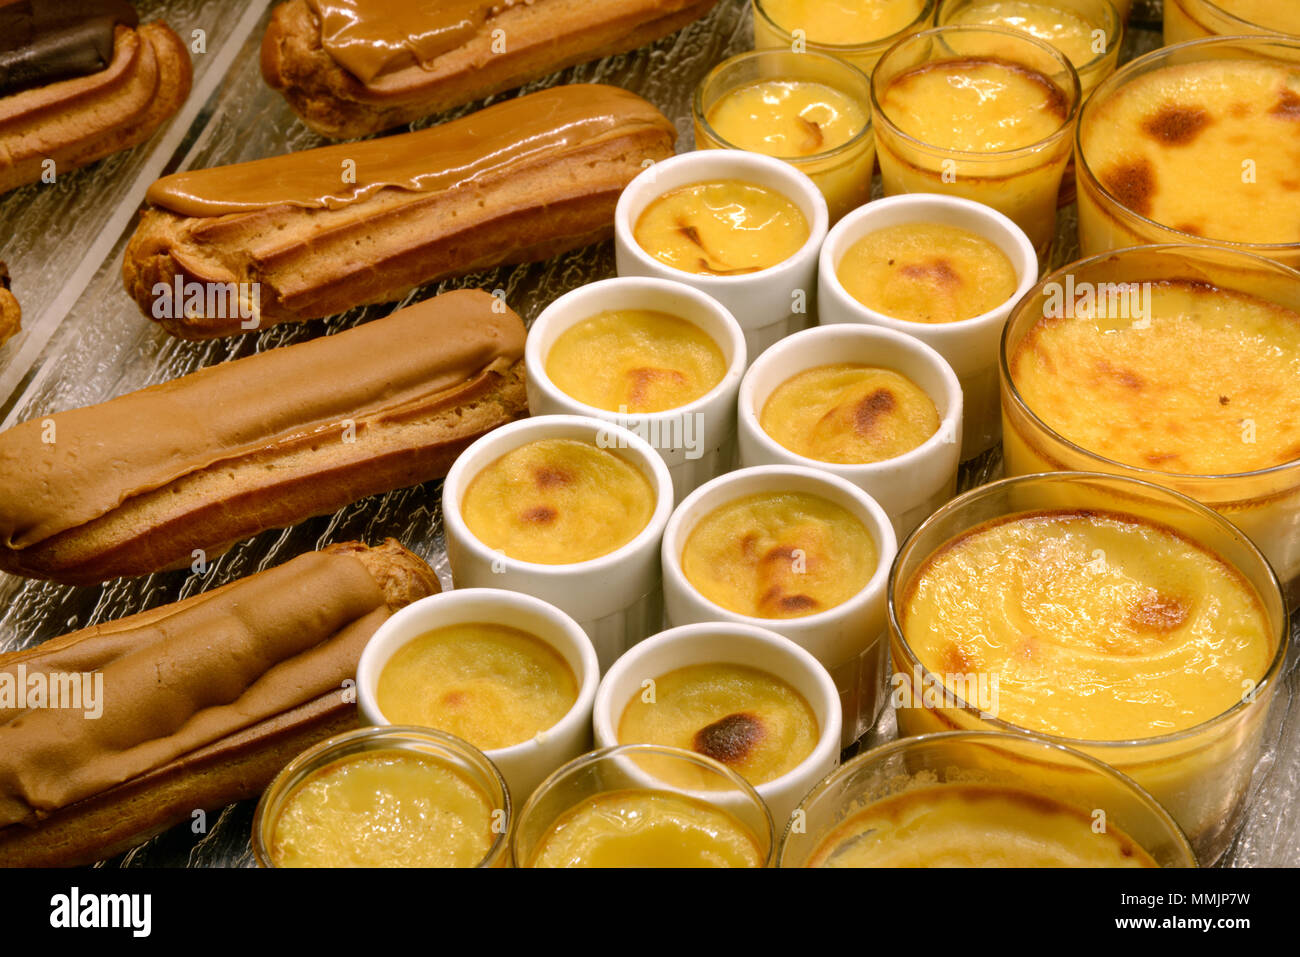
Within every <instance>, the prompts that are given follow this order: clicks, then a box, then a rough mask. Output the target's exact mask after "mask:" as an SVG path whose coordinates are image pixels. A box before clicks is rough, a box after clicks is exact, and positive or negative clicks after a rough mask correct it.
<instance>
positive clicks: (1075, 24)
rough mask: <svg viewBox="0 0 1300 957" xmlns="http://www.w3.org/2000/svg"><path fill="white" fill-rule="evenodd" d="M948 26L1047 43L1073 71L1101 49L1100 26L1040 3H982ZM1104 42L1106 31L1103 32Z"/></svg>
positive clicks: (991, 0) (961, 13)
mask: <svg viewBox="0 0 1300 957" xmlns="http://www.w3.org/2000/svg"><path fill="white" fill-rule="evenodd" d="M947 24H952V25H959V24H979V25H982V26H989V27H1003V28H1005V29H1008V30H1019V31H1020V32H1021V33H1027V34H1029V35H1030V36H1032V37H1037V38H1038V39H1040V40H1046V41H1047V42H1048V43H1050V44H1051V45H1052V46H1054V47H1056V49H1058V50H1060V51H1061V53H1063V54H1064V55H1065V58H1066V59H1067V60H1069V61H1070V62H1071V63H1072V64H1073V65H1074V66H1075V67H1076V68H1078V67H1082V66H1084V65H1085V64H1087V63H1090V62H1092V61H1093V60H1095V59H1096V58H1097V57H1098V56H1100V55H1101V54H1102V53H1104V52H1105V51H1104V50H1099V49H1097V37H1096V32H1097V31H1098V30H1099V29H1100V25H1099V24H1095V23H1092V22H1090V21H1089V20H1088V19H1087V18H1085V17H1083V16H1081V15H1080V14H1079V13H1078V12H1077V11H1075V10H1071V9H1070V8H1068V7H1063V6H1056V5H1055V4H1052V3H1048V2H1041V0H984V2H976V3H972V4H971V5H970V6H968V7H965V8H963V9H962V10H960V11H959V12H958V13H956V14H955V15H953V16H952V17H951V18H949V19H948V20H947ZM1101 39H1102V42H1103V43H1104V42H1105V32H1104V31H1103V32H1102V38H1101Z"/></svg>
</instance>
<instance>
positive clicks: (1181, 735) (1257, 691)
mask: <svg viewBox="0 0 1300 957" xmlns="http://www.w3.org/2000/svg"><path fill="white" fill-rule="evenodd" d="M1098 480H1102V481H1106V482H1118V483H1132V484H1133V485H1137V486H1140V487H1142V488H1143V489H1145V490H1146V491H1147V493H1148V496H1149V495H1150V493H1151V492H1156V493H1158V494H1164V495H1168V496H1170V497H1172V498H1173V499H1174V500H1176V501H1179V502H1180V504H1183V505H1186V506H1187V507H1189V508H1191V509H1192V510H1193V511H1196V512H1200V513H1201V514H1202V517H1205V518H1208V519H1210V520H1211V521H1212V522H1214V523H1215V524H1217V525H1218V526H1220V528H1221V529H1222V530H1223V531H1225V532H1227V533H1228V534H1229V535H1230V536H1231V537H1233V538H1235V539H1237V540H1238V541H1239V542H1240V543H1241V544H1243V545H1245V546H1246V547H1247V549H1248V550H1249V551H1250V552H1252V553H1253V554H1254V556H1255V558H1256V559H1258V561H1259V564H1260V566H1261V567H1262V568H1263V569H1264V571H1265V572H1266V573H1267V579H1268V583H1269V586H1270V591H1273V592H1275V593H1276V594H1277V596H1278V601H1279V603H1280V605H1281V608H1282V620H1281V622H1280V623H1279V624H1278V627H1277V630H1276V631H1275V633H1274V634H1273V636H1272V637H1273V639H1274V641H1275V642H1276V645H1277V647H1276V648H1275V649H1274V651H1273V658H1272V660H1271V661H1270V662H1269V665H1268V667H1267V668H1265V669H1264V674H1263V675H1262V676H1261V677H1260V680H1259V682H1258V683H1257V684H1256V685H1255V687H1254V695H1255V697H1254V698H1253V699H1252V700H1250V701H1246V700H1240V701H1238V702H1237V703H1236V704H1234V705H1232V707H1230V708H1228V709H1227V710H1226V711H1222V712H1220V713H1219V714H1217V715H1215V716H1214V717H1212V718H1206V719H1205V720H1204V721H1201V722H1199V723H1198V724H1194V725H1192V726H1191V727H1189V728H1183V729H1181V730H1178V731H1170V732H1167V733H1165V734H1161V735H1155V736H1152V737H1148V738H1121V739H1108V740H1094V739H1090V738H1074V737H1068V736H1066V735H1058V734H1051V733H1049V732H1046V731H1035V730H1034V729H1032V728H1023V727H1021V726H1020V725H1015V724H1011V723H1010V722H1009V721H1004V720H1002V719H1001V718H984V717H981V716H980V715H979V708H977V707H974V706H972V705H971V704H969V703H968V702H967V701H965V700H964V699H963V698H962V697H961V696H960V695H958V694H957V693H955V692H951V691H950V692H949V694H950V696H951V699H952V701H953V702H954V705H953V707H954V708H955V709H958V710H961V711H964V712H966V713H967V714H973V715H975V716H976V719H977V720H978V721H979V722H980V723H982V724H985V725H989V726H990V728H991V729H992V730H997V731H1003V732H1007V733H1011V734H1027V735H1030V736H1031V737H1036V738H1041V739H1043V740H1045V741H1048V742H1051V743H1052V744H1060V745H1064V746H1066V747H1069V748H1074V749H1082V748H1090V749H1093V750H1097V751H1101V750H1114V751H1120V750H1132V749H1136V748H1145V747H1155V746H1159V745H1165V744H1175V743H1178V742H1180V741H1184V740H1188V739H1191V738H1196V737H1199V736H1201V735H1203V734H1205V733H1207V732H1209V731H1211V730H1213V729H1214V728H1216V727H1218V726H1221V725H1224V724H1227V723H1228V722H1229V721H1231V720H1232V719H1234V718H1235V717H1236V716H1237V715H1238V714H1240V713H1242V712H1244V711H1246V710H1247V709H1250V708H1253V707H1254V706H1255V705H1256V704H1261V705H1262V704H1265V703H1267V702H1269V701H1270V700H1271V699H1272V690H1271V687H1272V685H1274V684H1275V683H1276V682H1277V680H1278V678H1279V677H1280V675H1281V671H1282V665H1283V663H1284V662H1285V661H1286V654H1287V646H1288V645H1289V644H1290V641H1289V635H1288V626H1289V622H1290V619H1289V617H1288V615H1287V606H1286V598H1285V597H1284V595H1283V593H1282V586H1281V585H1280V584H1279V582H1278V578H1277V573H1276V572H1275V571H1274V570H1273V566H1272V565H1270V564H1269V562H1268V560H1267V559H1266V558H1264V556H1263V555H1262V554H1261V553H1260V551H1259V548H1258V547H1257V546H1256V545H1255V543H1254V542H1252V541H1251V540H1250V538H1249V537H1248V536H1247V535H1246V534H1245V533H1244V532H1242V531H1241V530H1240V529H1238V528H1237V527H1236V526H1235V525H1233V524H1232V523H1231V522H1229V521H1228V520H1227V519H1226V518H1224V517H1223V516H1222V515H1220V514H1219V513H1218V512H1215V511H1214V510H1213V509H1211V508H1208V507H1207V506H1205V505H1202V504H1201V503H1200V502H1198V501H1196V500H1195V499H1193V498H1189V497H1188V496H1186V495H1184V494H1182V493H1181V492H1176V491H1174V490H1173V489H1170V488H1165V487H1164V486H1162V485H1157V484H1155V483H1153V482H1145V481H1142V480H1141V479H1136V478H1130V477H1128V476H1124V475H1110V474H1106V473H1104V472H1035V473H1033V474H1030V475H1017V476H1013V477H1012V478H1004V479H998V480H997V481H996V482H989V483H988V484H986V485H980V486H978V487H976V488H973V489H970V490H969V491H967V492H963V493H962V494H961V495H958V496H957V497H956V498H954V499H952V500H950V501H949V502H947V503H946V504H945V505H943V506H942V507H940V508H939V509H937V510H936V511H935V512H934V513H933V514H932V515H931V516H930V517H929V518H927V519H926V520H925V521H924V522H922V523H921V524H920V525H918V526H917V527H916V528H915V529H914V530H913V531H912V533H911V534H910V535H908V536H907V539H906V540H905V541H904V542H903V544H902V545H900V546H899V548H898V554H897V555H895V556H894V562H893V564H892V565H891V566H890V569H889V584H888V586H887V588H888V592H887V601H886V608H887V613H888V620H889V630H890V638H891V640H892V639H893V638H894V636H897V638H898V644H899V645H900V646H901V647H902V649H903V651H904V652H905V654H906V656H907V661H906V662H902V663H901V664H906V665H907V666H908V668H909V670H910V669H920V674H921V675H922V677H923V678H926V677H929V676H930V675H931V674H933V672H932V671H931V670H930V669H929V668H928V667H927V666H926V665H925V663H924V662H922V661H921V660H920V658H918V657H917V654H916V652H915V651H914V650H913V649H912V646H911V644H910V643H909V642H908V640H907V636H906V635H905V634H904V632H903V628H902V625H901V623H900V622H899V620H898V602H897V601H896V596H897V594H898V588H899V585H900V582H899V581H898V575H899V569H900V567H901V566H902V563H903V559H904V557H905V556H907V555H909V553H910V551H911V549H912V548H914V547H915V544H916V542H917V540H918V539H919V538H920V536H921V535H922V534H923V533H924V532H926V531H928V530H929V529H930V528H931V527H932V526H933V525H935V524H937V523H938V522H939V521H940V520H942V519H943V518H946V517H947V516H949V515H951V514H952V513H953V512H955V511H957V510H959V509H963V508H965V507H966V506H967V505H968V504H969V503H970V502H972V501H975V500H976V499H978V498H981V497H984V496H988V495H992V494H994V493H996V492H998V491H1000V490H1001V489H1003V488H1005V487H1007V486H1009V485H1017V484H1020V485H1023V484H1028V483H1030V482H1048V481H1058V482H1067V481H1094V482H1095V481H1098ZM1014 514H1016V513H1015V512H1008V513H1007V515H1014ZM941 547H942V546H941ZM1232 567H1234V568H1236V566H1235V565H1234V566H1232ZM1236 570H1237V572H1238V573H1239V574H1241V575H1242V576H1243V577H1246V578H1247V581H1248V582H1249V583H1250V586H1251V588H1252V589H1255V590H1256V591H1258V590H1259V589H1258V588H1257V587H1256V585H1255V583H1254V582H1253V581H1251V579H1250V578H1249V577H1248V576H1247V573H1246V572H1245V571H1243V570H1241V569H1236ZM1264 597H1265V596H1264V595H1262V594H1261V595H1260V598H1261V600H1263V599H1264ZM899 664H900V662H894V668H895V671H898V670H899V667H898V666H899ZM944 687H947V686H946V685H944ZM1265 692H1267V694H1266V693H1265Z"/></svg>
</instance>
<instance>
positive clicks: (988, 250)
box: [835, 223, 1018, 322]
mask: <svg viewBox="0 0 1300 957" xmlns="http://www.w3.org/2000/svg"><path fill="white" fill-rule="evenodd" d="M835 276H836V278H837V279H839V281H840V284H841V285H842V286H843V287H844V291H845V292H847V293H848V294H849V295H850V296H852V297H853V298H854V299H856V300H857V301H858V302H860V303H862V304H863V305H864V306H866V307H867V308H868V309H874V310H875V311H876V312H879V313H883V314H884V315H886V316H892V317H893V318H895V319H902V320H904V321H906V322H957V321H959V320H962V319H972V318H974V317H975V316H981V315H983V314H984V313H986V312H989V311H990V310H992V309H996V308H997V307H998V306H1000V305H1002V304H1003V303H1005V302H1006V301H1007V300H1008V299H1010V298H1011V296H1012V295H1013V294H1014V293H1015V291H1016V286H1017V285H1018V279H1017V277H1016V269H1015V267H1014V266H1012V265H1011V260H1010V259H1008V258H1007V254H1006V253H1004V252H1003V251H1002V250H1001V249H1000V248H999V247H998V245H997V243H995V242H993V241H992V240H990V239H986V238H984V237H983V236H981V235H979V234H978V233H974V232H971V231H970V230H969V229H962V228H961V227H960V226H950V225H947V224H946V223H900V224H898V225H896V226H886V227H884V228H883V229H877V230H876V231H874V232H871V233H867V235H865V236H863V237H862V238H861V239H859V240H857V241H856V242H854V243H853V245H851V246H850V247H849V248H848V249H847V250H845V252H844V256H843V257H842V258H841V259H840V261H839V263H838V264H837V265H836V267H835Z"/></svg>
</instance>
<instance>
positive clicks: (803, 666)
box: [592, 622, 841, 831]
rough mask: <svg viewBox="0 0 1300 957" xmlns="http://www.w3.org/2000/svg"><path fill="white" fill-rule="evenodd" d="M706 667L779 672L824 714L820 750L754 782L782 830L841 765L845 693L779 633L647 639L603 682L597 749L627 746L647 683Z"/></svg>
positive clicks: (735, 628) (690, 629)
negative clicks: (624, 722)
mask: <svg viewBox="0 0 1300 957" xmlns="http://www.w3.org/2000/svg"><path fill="white" fill-rule="evenodd" d="M705 664H731V665H744V666H746V667H749V668H757V669H759V670H760V671H765V672H767V673H769V674H773V675H776V676H778V677H780V678H781V679H782V680H784V681H785V682H787V683H788V684H789V685H790V686H791V687H792V688H794V690H795V691H797V692H799V694H800V695H802V696H803V699H804V700H805V701H807V702H808V705H809V707H811V708H812V710H813V714H814V715H815V716H816V718H817V727H818V728H819V729H820V734H819V736H818V739H817V745H816V747H815V748H814V749H813V752H812V753H811V754H809V755H808V757H806V758H804V760H803V761H801V762H799V764H798V765H797V766H796V767H794V768H792V769H791V770H790V771H788V772H786V773H785V774H783V775H781V776H780V777H779V778H774V779H772V780H771V781H767V782H765V783H763V784H758V785H755V786H754V789H755V790H756V791H758V793H759V796H760V797H762V798H763V800H764V801H766V802H767V806H768V809H769V810H770V811H771V812H772V820H773V821H774V822H775V824H776V828H777V830H778V831H780V830H781V829H782V828H783V827H784V825H785V822H786V821H787V820H788V819H789V817H790V812H792V811H793V810H794V809H795V807H796V806H798V804H799V801H800V800H802V799H803V796H804V795H805V794H807V793H808V791H809V790H811V788H812V786H813V785H814V784H816V783H817V782H818V781H820V780H821V779H822V777H824V776H825V775H827V774H829V773H830V771H831V769H832V768H834V767H835V765H836V764H838V763H839V757H840V737H841V721H840V698H839V694H838V692H837V691H836V690H835V682H834V681H832V680H831V676H830V674H829V673H828V672H827V671H826V669H825V668H824V667H823V666H822V665H821V663H820V662H818V661H817V659H816V658H814V657H813V656H812V655H810V654H809V653H808V652H807V651H804V649H803V648H801V647H799V646H798V645H797V644H795V643H794V642H793V641H791V640H790V639H788V638H785V637H783V636H782V635H778V634H777V633H776V632H774V631H771V630H769V629H767V628H756V627H754V626H753V625H739V624H735V623H732V622H705V623H702V624H697V625H683V626H682V627H680V628H671V629H669V630H668V631H665V632H661V633H660V634H658V635H655V636H654V637H653V638H647V639H646V640H645V641H643V642H641V644H639V645H637V646H636V647H635V648H633V649H631V650H630V651H629V652H628V653H627V654H625V655H624V656H623V657H622V658H620V659H619V660H618V661H616V662H615V663H614V667H612V668H610V669H609V671H608V672H607V673H606V675H605V677H604V678H602V679H601V682H600V687H599V688H598V689H597V691H596V702H595V709H594V711H593V712H592V724H593V725H594V727H595V730H596V747H598V748H610V747H613V746H614V745H616V744H620V743H623V742H620V741H619V740H618V724H619V720H620V719H621V718H622V716H623V711H624V709H625V708H626V707H627V705H628V702H630V701H631V700H632V699H633V698H634V697H635V696H637V695H639V694H641V693H642V689H643V684H642V683H643V682H644V681H646V680H655V679H658V678H660V677H662V676H663V675H665V674H667V673H668V672H670V671H675V670H677V669H678V668H686V667H689V666H691V665H705ZM626 743H628V744H632V743H635V742H626Z"/></svg>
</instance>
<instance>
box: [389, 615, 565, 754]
mask: <svg viewBox="0 0 1300 957" xmlns="http://www.w3.org/2000/svg"><path fill="white" fill-rule="evenodd" d="M375 699H376V704H377V705H378V706H379V710H380V711H382V712H383V714H384V717H386V718H387V719H388V720H389V721H390V722H392V723H393V724H399V725H414V726H416V727H421V728H437V729H438V730H439V731H446V732H448V733H450V734H454V735H456V737H458V738H461V739H462V740H465V741H468V742H469V743H470V744H472V745H474V747H476V748H479V749H480V750H489V749H492V748H506V747H509V746H510V745H512V744H519V743H520V742H523V741H527V740H529V739H530V738H532V737H534V736H535V735H537V734H538V733H540V732H542V731H545V730H547V729H548V728H551V727H554V726H555V724H556V723H557V722H558V721H559V720H560V719H561V718H563V717H564V716H565V714H567V713H568V711H569V709H570V708H571V707H573V703H574V702H575V701H577V700H578V683H577V681H576V680H575V678H574V676H573V670H572V669H571V668H570V667H569V664H568V662H567V661H565V660H564V658H563V657H561V655H560V654H559V652H557V651H556V650H555V649H554V648H552V647H551V646H550V645H549V644H547V643H546V642H545V641H543V640H542V639H540V638H538V637H537V636H536V635H530V634H529V633H528V632H526V631H521V630H520V629H518V628H509V627H507V626H505V625H494V624H487V623H472V624H462V625H447V626H445V627H443V628H436V629H434V630H433V631H429V632H426V633H425V634H423V635H420V636H418V637H416V638H413V639H411V640H410V641H408V642H407V643H406V644H405V645H403V646H402V647H401V648H399V649H398V650H397V652H396V653H394V655H393V656H392V657H391V658H389V659H388V663H387V664H385V665H384V668H383V670H382V671H380V673H379V681H378V684H377V688H376V692H375Z"/></svg>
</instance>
